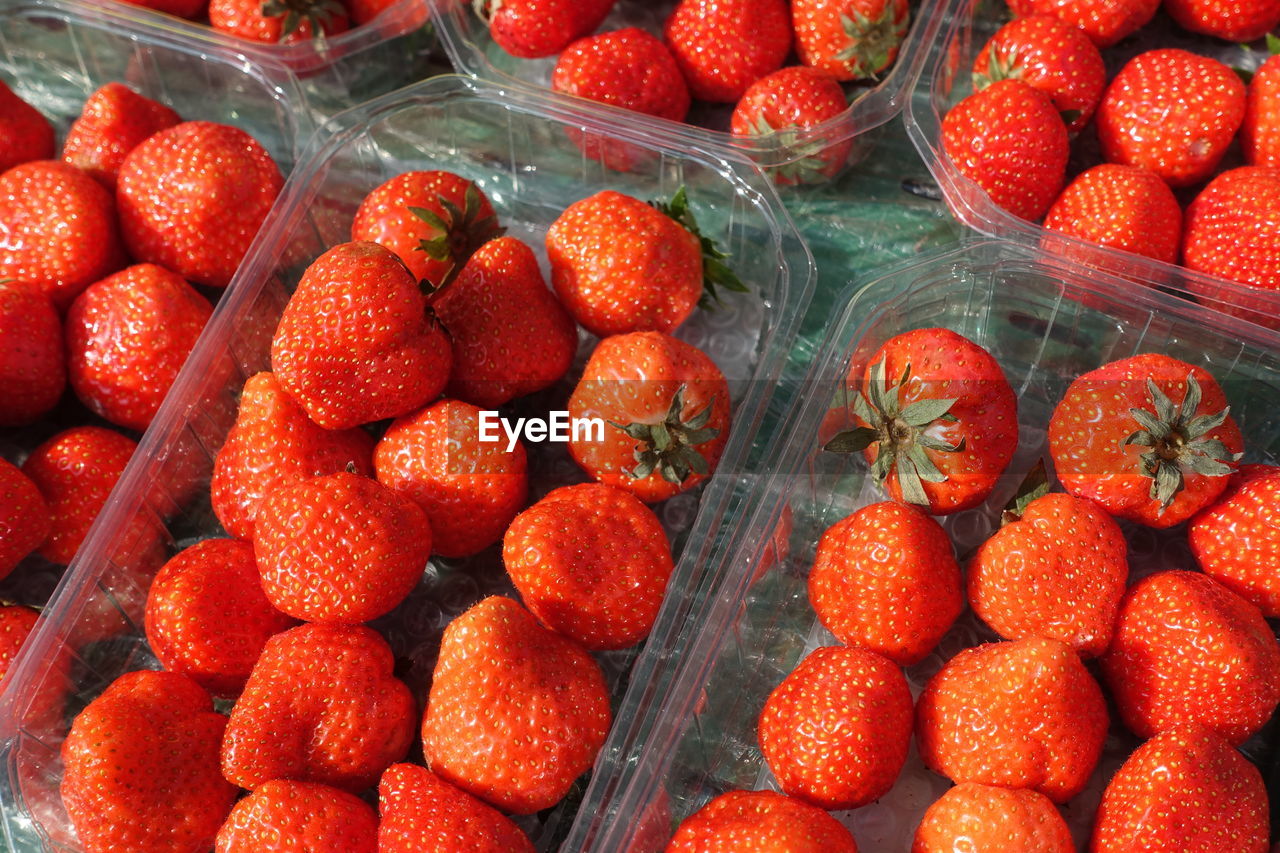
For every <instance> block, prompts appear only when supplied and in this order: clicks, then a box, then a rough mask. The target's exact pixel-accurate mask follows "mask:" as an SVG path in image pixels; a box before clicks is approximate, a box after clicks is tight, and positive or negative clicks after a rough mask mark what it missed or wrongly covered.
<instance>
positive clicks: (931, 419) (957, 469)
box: [826, 328, 1018, 515]
mask: <svg viewBox="0 0 1280 853" xmlns="http://www.w3.org/2000/svg"><path fill="white" fill-rule="evenodd" d="M846 382H847V384H848V386H849V390H850V392H851V394H852V395H853V397H854V402H853V411H854V414H855V415H856V417H857V424H858V425H857V428H855V429H853V430H850V431H849V432H844V433H840V434H838V435H836V436H835V437H834V438H832V439H831V440H830V441H828V442H827V444H826V449H827V450H830V451H834V452H837V453H850V452H855V451H858V450H862V451H863V452H864V454H865V455H866V457H867V461H868V462H869V463H871V466H872V473H873V474H874V475H875V477H876V479H878V480H879V481H880V482H881V483H883V484H884V486H885V488H886V489H887V490H888V492H889V494H890V495H891V496H892V497H893V498H894V499H895V500H904V501H906V502H907V503H912V504H915V505H916V506H919V507H924V508H927V509H928V511H929V512H930V513H932V514H934V515H943V514H946V513H951V512H958V511H959V510H962V509H969V508H970V507H974V506H977V505H978V504H980V503H982V502H983V501H985V500H986V499H987V495H988V494H990V493H991V490H992V489H993V488H995V485H996V483H997V482H998V481H999V479H1000V475H1001V474H1002V473H1004V469H1005V467H1006V466H1008V464H1009V460H1010V459H1012V458H1013V451H1014V449H1015V448H1016V447H1017V445H1018V413H1017V406H1018V401H1017V397H1015V396H1014V393H1013V389H1012V388H1011V387H1009V382H1008V380H1006V379H1005V377H1004V372H1003V371H1002V370H1001V369H1000V365H999V364H997V363H996V360H995V359H994V358H992V357H991V354H990V353H988V352H987V351H986V350H984V349H983V348H982V347H980V346H978V345H977V344H975V343H973V342H972V341H970V340H969V339H967V338H965V337H962V336H961V335H957V334H956V333H955V332H952V331H949V330H947V329H940V328H933V329H918V330H916V331H912V332H906V333H903V334H901V335H895V336H894V337H892V338H890V339H889V340H887V341H886V342H885V343H884V344H883V345H882V346H881V347H880V349H878V350H877V351H876V352H875V353H874V354H873V355H872V356H871V358H870V359H869V360H868V361H867V366H866V369H865V371H864V370H863V369H862V367H861V366H860V365H857V364H854V365H853V366H852V367H851V368H850V370H849V376H848V379H847V380H846Z"/></svg>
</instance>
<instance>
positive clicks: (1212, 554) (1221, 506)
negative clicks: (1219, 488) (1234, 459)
mask: <svg viewBox="0 0 1280 853" xmlns="http://www.w3.org/2000/svg"><path fill="white" fill-rule="evenodd" d="M1187 539H1188V540H1189V541H1190V542H1191V552H1192V553H1193V554H1195V557H1196V562H1198V563H1199V564H1200V568H1201V569H1202V570H1203V571H1204V573H1205V574H1206V575H1208V576H1209V577H1211V578H1213V579H1214V580H1216V581H1218V582H1219V583H1221V584H1222V585H1224V586H1226V587H1227V588H1228V589H1230V590H1231V591H1232V592H1234V593H1236V594H1237V595H1239V596H1241V597H1242V598H1244V599H1245V600H1247V601H1248V602H1249V603H1251V604H1252V605H1253V606H1254V607H1257V608H1258V609H1259V610H1261V611H1262V615H1263V616H1266V617H1267V618H1272V619H1273V618H1276V617H1280V467H1277V466H1275V465H1245V466H1243V467H1242V468H1241V469H1240V470H1239V471H1237V472H1236V473H1235V474H1233V475H1232V477H1231V482H1230V483H1229V484H1228V485H1227V490H1226V491H1225V492H1223V493H1222V497H1220V498H1219V499H1218V501H1217V502H1216V503H1214V504H1211V505H1210V506H1209V507H1207V508H1206V509H1204V510H1202V511H1201V512H1200V513H1199V514H1198V515H1196V517H1195V518H1193V519H1192V520H1191V524H1190V525H1188V527H1187Z"/></svg>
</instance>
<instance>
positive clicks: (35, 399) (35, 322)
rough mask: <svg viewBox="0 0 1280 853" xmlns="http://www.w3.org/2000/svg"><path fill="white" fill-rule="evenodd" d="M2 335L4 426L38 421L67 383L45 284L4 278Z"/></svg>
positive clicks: (58, 324) (58, 327)
mask: <svg viewBox="0 0 1280 853" xmlns="http://www.w3.org/2000/svg"><path fill="white" fill-rule="evenodd" d="M0 340H2V341H4V346H3V347H2V348H0V400H4V408H3V409H0V427H5V426H23V425H25V424H30V423H35V422H36V421H38V420H40V419H41V418H42V417H44V416H45V415H46V414H48V413H49V411H50V410H51V409H52V408H53V407H54V406H56V405H57V404H58V400H60V399H61V398H62V389H63V388H65V387H66V385H67V365H66V354H65V351H64V349H63V342H62V321H61V320H60V319H58V311H57V309H55V308H54V306H53V303H52V302H51V301H50V300H49V297H48V296H46V295H45V294H44V292H43V290H42V289H41V288H38V287H34V286H31V285H24V284H21V283H19V282H13V281H10V282H3V281H0ZM0 562H3V561H0Z"/></svg>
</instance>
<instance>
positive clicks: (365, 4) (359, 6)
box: [343, 0, 426, 27]
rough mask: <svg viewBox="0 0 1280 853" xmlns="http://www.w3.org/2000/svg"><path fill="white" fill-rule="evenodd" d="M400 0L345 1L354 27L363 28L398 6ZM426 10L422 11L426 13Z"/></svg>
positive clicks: (344, 3)
mask: <svg viewBox="0 0 1280 853" xmlns="http://www.w3.org/2000/svg"><path fill="white" fill-rule="evenodd" d="M397 2H398V0H344V2H343V5H344V6H346V7H347V15H348V16H350V18H351V25H352V26H353V27H359V26H363V25H365V24H367V23H369V22H370V21H372V20H373V19H374V18H376V17H378V16H379V15H381V14H382V13H383V11H384V10H386V9H390V8H393V7H394V6H396V4H397ZM425 11H426V10H425V9H424V10H421V12H422V13H425Z"/></svg>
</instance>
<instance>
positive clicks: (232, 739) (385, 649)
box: [222, 625, 416, 792]
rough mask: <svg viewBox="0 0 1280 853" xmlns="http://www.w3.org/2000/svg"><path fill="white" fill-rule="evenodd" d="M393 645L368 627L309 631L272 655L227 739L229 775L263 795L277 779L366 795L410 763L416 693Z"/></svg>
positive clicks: (287, 636) (274, 645)
mask: <svg viewBox="0 0 1280 853" xmlns="http://www.w3.org/2000/svg"><path fill="white" fill-rule="evenodd" d="M394 663H395V661H394V659H393V658H392V655H391V647H390V646H388V645H387V642H386V640H384V639H382V636H381V635H380V634H378V632H377V631H374V630H373V629H371V628H366V627H364V626H360V625H355V626H351V625H299V626H298V627H296V628H291V629H289V630H288V631H285V632H283V633H281V634H276V635H275V636H274V637H272V638H271V639H270V640H267V644H266V646H265V647H263V649H262V655H261V657H259V658H258V662H257V663H256V664H254V666H253V674H252V675H250V676H249V682H248V684H246V685H245V688H244V692H243V693H241V694H240V698H239V699H237V700H236V704H235V707H234V708H232V709H231V719H230V720H229V721H228V722H227V733H226V736H225V737H224V738H223V740H222V772H223V774H224V775H225V776H226V777H227V779H229V780H230V781H232V782H234V783H235V784H237V785H239V786H240V787H242V788H248V789H249V790H255V789H257V788H258V786H259V785H262V784H263V783H264V782H270V781H271V780H272V779H293V780H295V781H298V782H318V783H320V784H322V785H331V786H333V787H335V788H341V789H342V790H344V791H351V792H357V791H362V790H364V789H365V788H368V787H369V786H371V785H374V784H376V783H377V781H378V777H379V776H381V775H382V771H383V770H385V769H386V768H387V767H389V766H390V765H392V764H394V763H395V762H397V761H399V760H401V759H402V758H404V755H405V753H406V752H408V751H409V744H410V743H411V742H412V740H413V725H414V715H415V712H416V709H415V706H414V702H413V696H412V695H411V694H410V693H409V688H408V687H405V685H404V683H403V682H401V681H400V680H398V679H397V678H395V677H394V676H393V675H392V667H393V666H394Z"/></svg>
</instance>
